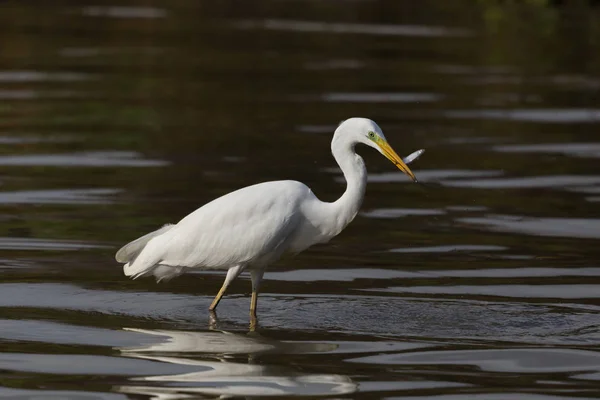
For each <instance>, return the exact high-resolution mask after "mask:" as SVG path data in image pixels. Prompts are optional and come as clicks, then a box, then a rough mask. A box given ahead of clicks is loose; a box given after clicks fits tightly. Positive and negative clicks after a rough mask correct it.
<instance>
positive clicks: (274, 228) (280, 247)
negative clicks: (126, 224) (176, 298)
mask: <svg viewBox="0 0 600 400" xmlns="http://www.w3.org/2000/svg"><path fill="white" fill-rule="evenodd" d="M358 143H363V144H366V145H367V146H370V147H373V148H375V149H377V150H378V151H379V152H381V153H382V154H383V155H385V156H386V157H387V158H388V159H389V160H390V161H392V162H393V163H394V164H395V165H396V166H397V167H398V168H399V169H400V170H402V171H403V172H404V173H406V174H407V175H409V176H410V177H411V178H412V179H413V180H415V181H416V178H415V177H414V175H413V173H412V172H411V171H410V169H409V168H408V167H407V166H406V164H407V163H409V162H411V161H414V160H415V159H416V158H417V157H418V156H420V154H421V153H422V150H419V151H418V152H415V153H413V154H411V155H410V156H409V157H408V158H407V159H406V161H407V162H406V163H405V162H403V161H402V160H401V159H400V158H399V157H398V155H397V154H396V153H395V152H394V150H392V148H391V147H390V146H389V144H388V143H387V141H386V140H385V137H384V135H383V133H382V132H381V129H380V128H379V126H377V124H376V123H375V122H373V121H371V120H369V119H365V118H351V119H349V120H346V121H344V122H342V123H341V124H340V126H339V127H338V128H337V129H336V131H335V134H334V137H333V140H332V143H331V150H332V153H333V156H334V157H335V159H336V161H337V162H338V164H339V165H340V168H341V169H342V171H343V173H344V176H345V178H346V181H347V188H346V191H345V192H344V194H343V195H342V196H341V197H340V198H339V199H338V200H337V201H335V202H332V203H326V202H322V201H320V200H319V199H318V198H317V197H316V196H315V195H314V194H313V193H312V191H311V190H310V189H309V188H308V187H307V186H306V185H304V184H303V183H301V182H297V181H274V182H264V183H259V184H257V185H252V186H248V187H245V188H242V189H239V190H236V191H234V192H231V193H228V194H226V195H224V196H222V197H219V198H217V199H215V200H213V201H211V202H210V203H207V204H205V205H204V206H202V207H200V208H199V209H197V210H196V211H194V212H192V213H191V214H189V215H188V216H186V217H185V218H183V219H182V220H181V221H179V222H178V223H177V224H175V225H165V226H163V227H162V228H160V229H158V230H156V231H154V232H151V233H149V234H147V235H145V236H142V237H141V238H139V239H137V240H134V241H133V242H131V243H129V244H127V245H125V246H124V247H123V248H121V249H120V250H119V251H118V252H117V254H116V259H117V261H118V262H121V263H125V265H124V267H123V271H124V272H125V275H126V276H130V277H132V278H134V279H135V278H138V277H141V276H147V275H154V276H155V277H156V279H157V280H158V281H161V280H163V279H166V280H168V279H171V278H173V277H175V276H178V275H180V274H182V273H184V272H185V271H186V270H188V269H193V268H198V269H215V270H217V269H222V270H225V269H226V270H228V272H227V277H226V279H225V283H224V284H223V287H222V288H221V290H220V291H219V294H218V295H217V297H216V298H215V300H214V301H213V303H212V305H211V308H210V309H211V310H214V309H215V308H216V306H217V304H218V303H219V301H220V299H221V297H222V296H223V294H224V293H225V290H226V289H227V286H228V285H229V284H230V283H231V281H232V280H233V279H235V278H236V277H237V276H238V275H239V274H240V273H241V272H242V271H244V270H245V269H248V270H250V272H251V277H252V303H251V314H252V315H253V316H255V312H256V302H257V293H258V288H259V284H260V281H261V279H262V276H263V273H264V270H265V268H266V267H267V266H268V265H269V264H271V263H272V262H274V261H276V260H277V259H278V258H279V257H280V256H281V255H282V254H283V253H285V252H292V253H298V252H300V251H302V250H305V249H306V248H308V247H310V246H312V245H313V244H316V243H323V242H327V241H329V240H330V239H331V238H333V237H334V236H336V235H337V234H339V233H340V232H341V231H342V229H344V228H345V227H346V226H347V225H348V224H349V223H350V222H351V221H352V220H353V219H354V217H355V216H356V214H357V213H358V210H359V208H360V205H361V203H362V200H363V197H364V193H365V186H366V181H367V179H366V178H367V174H366V168H365V165H364V162H363V160H362V158H361V157H360V156H359V155H357V154H356V153H355V151H354V146H355V145H356V144H358Z"/></svg>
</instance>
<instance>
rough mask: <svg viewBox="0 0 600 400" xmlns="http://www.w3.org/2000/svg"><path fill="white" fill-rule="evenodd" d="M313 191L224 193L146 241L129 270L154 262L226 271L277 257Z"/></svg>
mask: <svg viewBox="0 0 600 400" xmlns="http://www.w3.org/2000/svg"><path fill="white" fill-rule="evenodd" d="M310 195H312V192H311V191H310V189H308V187H306V186H305V185H304V184H302V183H300V182H295V181H279V182H266V183H262V184H258V185H254V186H249V187H246V188H243V189H240V190H238V191H235V192H232V193H229V194H227V195H225V196H223V197H220V198H218V199H216V200H214V201H212V202H210V203H208V204H206V205H204V206H203V207H201V208H199V209H198V210H196V211H194V212H193V213H191V214H190V215H188V216H187V217H185V218H184V219H182V220H181V221H180V222H179V223H178V224H177V225H175V226H174V227H173V228H172V229H170V230H168V231H167V232H166V233H165V234H163V235H159V236H157V237H155V238H153V239H151V241H150V242H149V243H148V244H147V246H146V247H145V248H144V250H143V251H142V253H141V254H140V255H139V257H138V258H137V259H136V260H135V262H134V265H131V266H130V267H129V269H130V272H129V273H130V274H140V273H144V271H148V269H149V268H152V266H153V265H157V264H160V265H165V266H172V267H177V266H183V267H187V268H193V267H199V268H205V269H223V268H229V267H231V266H232V265H237V264H241V263H257V262H265V261H268V260H269V259H270V258H271V257H272V258H273V259H276V258H277V257H279V256H280V255H281V253H282V252H283V251H285V249H286V243H287V242H288V239H289V238H290V236H291V235H292V234H293V232H294V231H295V228H297V226H298V224H299V221H300V211H299V204H300V202H301V201H302V200H303V199H304V198H306V197H307V196H310Z"/></svg>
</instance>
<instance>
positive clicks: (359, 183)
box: [331, 139, 367, 236]
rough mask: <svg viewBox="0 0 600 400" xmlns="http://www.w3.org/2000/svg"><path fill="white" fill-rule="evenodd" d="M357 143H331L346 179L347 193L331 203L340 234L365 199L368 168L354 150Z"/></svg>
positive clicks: (340, 141)
mask: <svg viewBox="0 0 600 400" xmlns="http://www.w3.org/2000/svg"><path fill="white" fill-rule="evenodd" d="M354 146H355V143H352V142H346V141H344V140H343V139H337V140H334V141H332V143H331V153H332V154H333V157H334V158H335V161H337V163H338V165H339V166H340V168H341V170H342V172H343V173H344V178H345V179H346V191H345V192H344V194H343V195H342V197H340V198H339V199H338V200H337V201H335V202H333V203H331V205H332V213H331V218H333V219H334V221H333V222H334V224H333V226H334V227H335V228H334V229H335V232H332V233H333V235H334V236H335V235H337V234H338V233H340V232H341V231H342V230H343V229H344V228H345V227H346V226H347V225H348V224H349V223H350V222H352V220H353V219H354V217H356V214H358V210H359V209H360V206H361V204H362V201H363V198H364V197H365V189H366V186H367V168H366V167H365V162H364V161H363V159H362V157H361V156H359V155H358V154H356V151H355V150H354Z"/></svg>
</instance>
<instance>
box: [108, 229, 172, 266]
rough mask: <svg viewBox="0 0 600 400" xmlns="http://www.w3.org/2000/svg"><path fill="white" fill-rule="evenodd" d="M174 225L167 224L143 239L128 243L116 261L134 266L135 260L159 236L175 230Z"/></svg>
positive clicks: (120, 251) (118, 254)
mask: <svg viewBox="0 0 600 400" xmlns="http://www.w3.org/2000/svg"><path fill="white" fill-rule="evenodd" d="M173 226H175V225H173V224H166V225H164V226H163V227H162V228H160V229H157V230H155V231H154V232H150V233H148V234H146V235H144V236H142V237H141V238H138V239H136V240H134V241H133V242H129V243H127V244H126V245H125V246H123V247H121V249H120V250H119V251H117V254H116V255H115V259H116V260H117V262H120V263H129V264H133V261H134V260H135V258H136V257H137V256H138V255H139V254H140V252H141V251H142V250H143V249H144V247H146V245H147V244H148V242H149V241H150V240H151V239H152V238H155V237H157V236H159V235H162V234H163V233H165V232H166V231H168V230H170V229H171V228H173Z"/></svg>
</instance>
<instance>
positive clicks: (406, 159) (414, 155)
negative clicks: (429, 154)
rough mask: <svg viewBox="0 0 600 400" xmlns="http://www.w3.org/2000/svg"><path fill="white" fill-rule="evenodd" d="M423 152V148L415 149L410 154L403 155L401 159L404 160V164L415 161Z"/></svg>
mask: <svg viewBox="0 0 600 400" xmlns="http://www.w3.org/2000/svg"><path fill="white" fill-rule="evenodd" d="M423 153H425V149H421V150H417V151H415V152H414V153H411V154H410V155H408V156H406V157H404V158H403V159H402V161H404V164H406V165H408V164H410V163H411V162H413V161H416V160H417V158H419V157H421V154H423Z"/></svg>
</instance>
